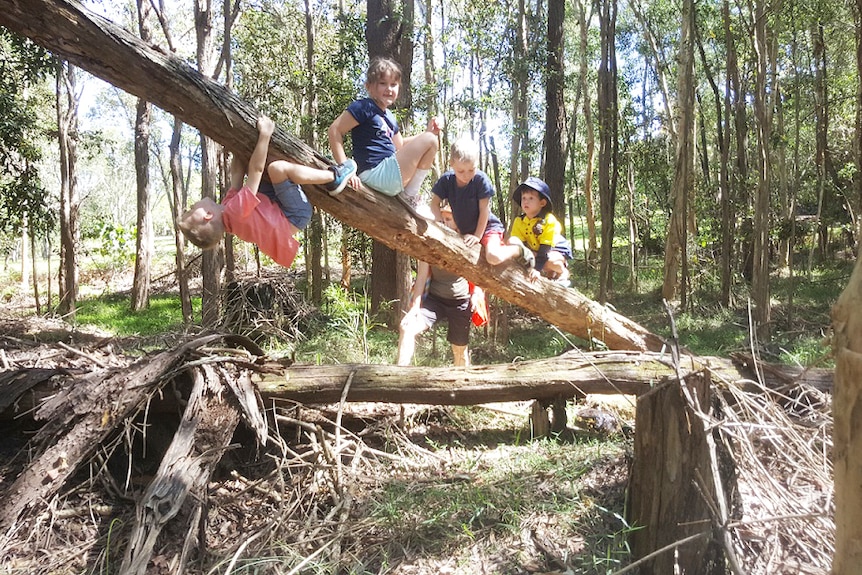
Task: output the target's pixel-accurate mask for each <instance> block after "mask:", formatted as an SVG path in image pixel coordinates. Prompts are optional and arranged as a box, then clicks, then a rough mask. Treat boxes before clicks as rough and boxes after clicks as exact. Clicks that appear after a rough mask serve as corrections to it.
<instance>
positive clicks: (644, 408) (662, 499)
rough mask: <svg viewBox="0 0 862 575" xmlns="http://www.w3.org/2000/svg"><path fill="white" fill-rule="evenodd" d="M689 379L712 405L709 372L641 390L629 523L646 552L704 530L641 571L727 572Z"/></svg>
mask: <svg viewBox="0 0 862 575" xmlns="http://www.w3.org/2000/svg"><path fill="white" fill-rule="evenodd" d="M680 129H682V126H680ZM683 385H684V386H687V387H688V390H689V392H690V393H692V395H694V396H696V397H697V401H698V403H699V404H700V405H701V406H706V411H710V410H709V407H708V406H710V405H711V403H712V399H711V397H710V379H709V375H707V374H698V375H695V376H690V377H688V378H687V380H686V381H685V382H684V383H680V382H671V383H667V384H664V385H661V386H659V387H657V388H656V389H654V390H653V391H652V392H651V393H648V394H646V395H644V396H642V397H640V398H638V405H637V414H636V417H635V420H636V421H637V427H638V429H637V433H636V434H635V445H634V463H633V464H632V472H631V477H630V479H629V499H630V504H629V506H628V507H629V508H630V517H629V524H630V525H633V526H637V527H638V529H635V530H634V531H633V533H632V539H631V542H632V555H633V556H634V558H635V559H641V558H644V557H646V556H647V555H649V554H650V553H653V552H654V551H657V550H659V549H662V548H664V547H666V546H668V545H670V544H673V543H675V542H677V541H681V540H683V539H686V538H689V537H694V536H696V535H697V534H699V533H700V534H703V536H702V537H700V538H698V539H695V540H694V541H689V542H688V543H687V544H686V545H681V546H679V547H677V548H676V549H674V550H667V551H665V552H664V553H661V554H659V555H657V556H656V557H655V558H653V559H651V560H650V561H648V562H646V563H645V564H642V565H641V567H640V570H639V573H642V574H643V575H653V574H655V575H665V574H666V573H692V574H695V573H696V574H698V575H713V574H714V575H724V574H725V573H727V570H726V568H725V561H724V554H723V551H722V545H721V544H720V543H719V542H718V541H717V540H716V538H715V536H714V535H713V533H712V532H713V521H712V519H713V517H712V516H711V509H710V505H717V503H716V498H717V497H718V496H719V494H717V493H716V491H715V489H713V485H714V484H715V479H716V478H715V477H714V474H713V469H714V466H713V465H712V462H711V453H710V446H709V444H708V443H709V442H708V438H707V436H706V435H707V434H706V433H705V432H704V427H703V424H702V423H701V420H700V416H699V415H698V414H697V413H696V412H695V411H694V410H693V409H691V406H690V405H689V404H688V403H687V401H686V399H685V394H684V392H683V389H682V386H683ZM656 462H661V465H656ZM723 463H724V465H720V466H719V467H720V468H721V469H723V470H724V471H725V473H727V472H728V469H732V468H733V462H732V460H731V458H730V457H729V456H728V457H725V458H724V461H723ZM726 506H729V503H728V504H727V505H726Z"/></svg>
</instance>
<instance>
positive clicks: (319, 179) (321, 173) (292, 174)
mask: <svg viewBox="0 0 862 575" xmlns="http://www.w3.org/2000/svg"><path fill="white" fill-rule="evenodd" d="M266 171H267V173H268V174H269V180H270V181H271V182H272V183H273V184H280V183H281V182H284V181H287V180H290V181H291V182H293V183H294V184H300V185H302V184H328V183H329V182H331V181H332V180H334V179H335V174H334V173H333V172H332V170H321V169H318V168H312V167H311V166H304V165H302V164H294V163H293V162H288V161H287V160H275V161H273V162H272V163H271V164H270V165H269V166H267V168H266Z"/></svg>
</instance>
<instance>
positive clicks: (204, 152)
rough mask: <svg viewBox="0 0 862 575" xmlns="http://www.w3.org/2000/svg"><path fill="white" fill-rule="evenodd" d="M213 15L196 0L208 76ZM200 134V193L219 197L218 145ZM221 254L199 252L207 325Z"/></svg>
mask: <svg viewBox="0 0 862 575" xmlns="http://www.w3.org/2000/svg"><path fill="white" fill-rule="evenodd" d="M213 16H214V15H213V6H212V1H211V0H195V2H194V22H195V38H196V39H197V45H196V50H195V61H196V63H197V67H198V70H199V71H200V72H201V73H202V74H203V75H205V76H208V77H215V73H216V69H217V65H218V62H217V59H216V57H215V56H216V54H215V51H214V40H215V38H214V31H213ZM200 138H201V197H204V198H213V199H214V200H216V201H218V200H219V194H218V147H217V145H216V143H215V142H214V141H213V140H212V139H210V138H208V137H206V136H205V135H203V134H201V136H200ZM222 255H223V254H222V250H221V249H217V250H206V251H204V252H203V255H202V262H203V263H202V265H201V271H202V276H203V284H202V290H201V300H202V301H201V321H202V323H203V325H205V326H208V327H212V326H215V325H216V324H217V323H218V322H219V321H220V320H221V270H222V267H223V261H222V260H223V257H222Z"/></svg>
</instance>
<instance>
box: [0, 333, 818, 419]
mask: <svg viewBox="0 0 862 575" xmlns="http://www.w3.org/2000/svg"><path fill="white" fill-rule="evenodd" d="M682 363H683V365H682V369H683V373H682V374H681V375H686V374H688V373H692V372H695V371H700V370H709V371H710V372H711V373H712V377H713V379H714V380H715V381H727V382H734V383H738V382H745V381H748V382H751V385H759V384H756V381H757V375H756V372H755V369H754V361H753V360H752V359H751V358H750V357H749V356H742V355H740V356H737V358H736V359H735V360H734V359H727V358H720V357H689V358H685V359H684V360H683V362H682ZM765 365H766V368H765V369H764V368H761V370H760V371H762V372H763V376H764V382H763V384H764V385H765V387H766V388H768V389H773V390H777V391H780V390H783V389H785V388H787V387H788V386H791V385H795V384H804V385H807V386H811V387H814V388H816V389H818V390H820V391H829V390H830V389H831V385H832V374H833V370H831V369H826V368H818V369H801V368H793V367H789V366H776V365H773V364H765ZM249 367H250V369H252V370H253V371H254V372H255V383H256V385H257V388H258V391H259V392H260V394H261V396H262V397H263V398H264V399H265V400H273V399H279V400H286V401H295V402H297V403H305V404H311V403H337V402H339V401H341V396H342V393H343V391H344V387H345V384H346V382H347V381H348V379H350V380H351V383H350V387H349V389H348V390H347V395H346V400H347V401H349V402H365V401H369V402H388V403H417V404H427V405H477V404H482V403H494V402H503V401H525V400H531V399H537V400H543V401H544V400H552V399H556V398H571V397H575V396H580V395H584V394H603V395H619V394H625V395H640V394H642V393H645V392H647V391H649V390H650V389H652V388H653V387H654V386H655V385H657V384H659V383H661V382H663V381H665V380H667V379H670V378H675V377H676V372H675V370H674V369H673V367H672V365H671V361H670V356H669V355H667V354H659V353H652V352H621V351H618V352H589V353H588V352H582V351H579V350H574V351H570V352H567V353H565V354H563V355H561V356H558V357H554V358H548V359H538V360H530V361H519V362H513V363H509V364H498V365H477V366H472V367H469V368H452V367H401V366H395V365H368V364H339V365H292V366H285V365H283V364H281V363H278V362H275V361H266V360H264V359H260V360H259V361H258V362H256V363H253V364H251V363H250V364H249ZM30 371H32V372H34V373H35V374H37V375H38V376H39V379H40V381H38V382H34V381H33V378H32V377H27V375H26V373H27V372H30ZM66 371H67V370H65V369H60V368H58V369H56V370H46V369H44V368H38V369H35V368H34V369H33V370H27V369H25V370H14V371H11V372H7V373H5V374H0V404H3V403H6V404H13V403H14V404H15V407H14V408H10V409H7V410H6V411H5V412H2V413H0V417H2V418H5V419H8V418H11V417H15V416H18V415H20V414H21V413H26V412H27V411H29V410H31V409H33V408H34V407H36V406H38V405H39V404H40V403H41V402H42V401H44V400H45V398H47V397H49V396H51V395H54V394H56V393H57V388H58V386H60V387H64V386H65V385H68V381H70V380H69V378H71V377H72V376H71V375H69V374H67V373H66ZM22 379H27V380H28V381H29V383H30V388H29V391H28V393H26V394H24V395H22V396H19V397H15V398H10V397H8V394H7V390H6V388H5V387H4V381H9V382H18V381H20V380H22ZM10 385H11V383H10ZM166 406H167V408H168V409H171V410H173V409H174V407H173V406H171V405H170V404H166Z"/></svg>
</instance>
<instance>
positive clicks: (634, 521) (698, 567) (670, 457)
mask: <svg viewBox="0 0 862 575" xmlns="http://www.w3.org/2000/svg"><path fill="white" fill-rule="evenodd" d="M685 385H687V386H688V389H689V391H690V392H691V393H692V394H694V395H696V396H697V398H698V402H699V403H700V405H702V406H709V405H710V403H711V400H710V397H709V395H710V389H711V388H710V379H709V377H708V376H706V377H704V376H703V375H700V376H699V377H691V378H688V381H687V383H685ZM698 418H699V416H698V414H697V413H695V412H694V411H693V410H692V409H691V406H689V405H688V404H687V402H686V399H685V398H684V394H683V389H682V386H681V385H680V384H679V383H677V382H674V383H669V384H668V385H663V386H660V387H659V388H657V389H656V390H655V391H654V392H653V393H650V394H648V395H645V396H643V397H641V398H639V399H638V407H637V415H636V421H637V428H638V429H637V433H636V434H635V446H634V453H635V456H634V463H633V465H632V473H631V479H630V481H629V491H630V499H631V502H630V505H629V507H630V509H631V512H630V513H631V517H630V524H631V525H632V526H633V527H636V528H637V529H635V531H634V532H633V533H632V540H631V541H632V554H633V555H634V557H635V558H637V559H640V558H645V557H646V556H647V555H649V554H650V553H653V552H655V551H658V550H660V549H663V548H666V547H667V546H669V545H672V544H674V543H676V542H679V541H682V540H684V539H688V538H695V539H694V540H689V541H688V542H687V543H686V544H685V545H679V546H678V547H676V548H668V549H666V551H665V552H663V553H660V554H658V555H657V556H656V557H654V558H653V559H651V560H650V561H648V562H646V563H645V564H643V565H641V567H640V571H639V572H640V573H643V574H644V575H652V574H656V575H661V574H664V573H676V572H679V573H698V574H703V575H707V574H716V575H718V574H724V573H726V570H725V565H724V556H723V552H722V546H721V544H720V543H718V542H717V541H716V540H715V539H714V538H713V535H712V530H713V522H712V521H711V519H712V517H711V511H710V505H713V506H717V505H716V497H717V494H716V493H715V491H714V489H713V488H712V485H713V484H714V477H713V465H712V463H711V461H710V449H709V447H708V445H707V437H706V436H705V435H706V434H705V433H704V427H703V425H702V424H701V423H700V421H699V419H698ZM656 462H661V465H656ZM698 534H701V535H702V536H701V537H699V538H698V537H697V535H698Z"/></svg>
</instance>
